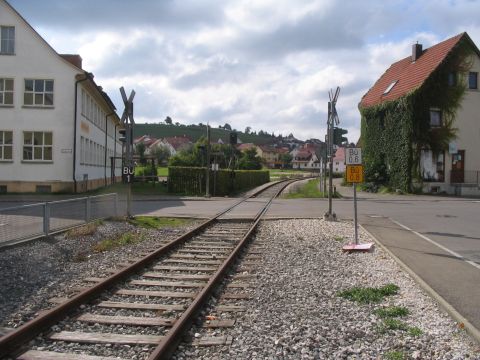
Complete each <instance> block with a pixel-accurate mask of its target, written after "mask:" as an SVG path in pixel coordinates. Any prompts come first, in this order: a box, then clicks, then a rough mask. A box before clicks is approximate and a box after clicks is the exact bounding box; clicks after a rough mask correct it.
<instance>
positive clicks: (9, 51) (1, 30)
mask: <svg viewBox="0 0 480 360" xmlns="http://www.w3.org/2000/svg"><path fill="white" fill-rule="evenodd" d="M14 54H15V27H14V26H0V55H14Z"/></svg>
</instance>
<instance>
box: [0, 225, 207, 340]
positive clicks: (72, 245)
mask: <svg viewBox="0 0 480 360" xmlns="http://www.w3.org/2000/svg"><path fill="white" fill-rule="evenodd" d="M198 224H199V222H198V221H192V222H189V223H188V225H184V226H180V227H175V228H162V229H144V228H138V227H135V226H133V225H131V224H129V223H127V222H123V221H113V222H111V221H106V222H104V223H102V224H101V225H100V226H98V228H97V231H96V232H95V233H94V234H92V235H82V236H68V233H63V234H59V235H56V236H51V237H48V238H44V239H42V240H36V241H32V242H28V243H24V244H21V245H18V246H16V247H12V248H4V249H1V250H0V333H1V328H14V327H18V326H19V325H21V324H23V323H24V322H26V321H28V320H30V319H32V318H33V317H35V315H36V314H37V313H38V311H40V310H42V309H47V308H51V307H52V306H53V305H52V304H50V303H49V302H48V300H49V299H51V298H53V297H65V296H68V295H70V294H72V292H75V291H76V290H77V288H78V287H81V286H87V285H89V284H88V283H86V282H85V281H84V280H83V279H85V278H87V277H104V276H105V277H106V276H109V275H111V274H110V273H109V271H111V270H112V269H114V268H116V267H117V265H118V264H120V263H122V262H126V261H128V260H129V259H132V258H138V257H139V253H142V252H145V251H149V250H151V249H154V248H156V247H157V246H158V245H159V243H160V242H163V241H167V240H173V239H175V238H177V237H178V236H180V235H182V234H184V233H185V232H186V231H188V230H190V229H192V228H194V227H195V226H197V225H198ZM129 232H132V233H133V234H136V235H137V236H139V237H141V238H142V239H143V241H142V242H139V243H137V244H131V245H127V246H121V247H117V248H113V249H111V250H108V251H104V252H95V251H94V250H93V247H94V246H95V245H96V244H98V243H99V242H100V241H101V240H104V239H110V238H118V237H119V236H121V235H122V234H125V233H129ZM90 285H91V283H90Z"/></svg>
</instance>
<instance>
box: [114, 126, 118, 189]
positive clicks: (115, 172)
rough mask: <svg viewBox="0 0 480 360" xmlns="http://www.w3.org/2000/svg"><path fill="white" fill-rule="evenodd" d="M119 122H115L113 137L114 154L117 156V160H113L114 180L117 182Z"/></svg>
mask: <svg viewBox="0 0 480 360" xmlns="http://www.w3.org/2000/svg"><path fill="white" fill-rule="evenodd" d="M117 126H118V125H117V124H115V134H114V137H113V156H114V157H115V160H114V161H113V182H115V183H116V182H117V180H116V176H117Z"/></svg>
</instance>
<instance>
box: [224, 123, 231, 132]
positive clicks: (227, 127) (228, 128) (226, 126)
mask: <svg viewBox="0 0 480 360" xmlns="http://www.w3.org/2000/svg"><path fill="white" fill-rule="evenodd" d="M223 128H224V129H225V130H230V131H231V130H232V127H231V126H230V124H227V123H225V125H223Z"/></svg>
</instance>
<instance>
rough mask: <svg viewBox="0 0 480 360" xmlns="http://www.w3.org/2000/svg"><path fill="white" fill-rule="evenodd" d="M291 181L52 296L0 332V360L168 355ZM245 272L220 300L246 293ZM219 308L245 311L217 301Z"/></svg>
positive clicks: (210, 340) (218, 324)
mask: <svg viewBox="0 0 480 360" xmlns="http://www.w3.org/2000/svg"><path fill="white" fill-rule="evenodd" d="M290 182H291V181H285V182H280V183H276V184H273V185H272V186H269V187H267V188H264V189H262V190H261V191H259V192H257V193H255V194H252V195H251V196H250V197H257V198H260V197H262V198H264V204H262V206H261V209H260V210H259V211H258V213H257V214H256V216H255V217H254V218H253V219H251V220H246V219H244V220H242V221H238V220H228V219H225V218H221V217H222V216H224V215H225V214H227V213H228V212H230V211H232V210H233V209H234V208H235V207H237V206H239V205H240V204H241V203H243V202H245V201H246V200H248V198H245V199H242V200H241V201H239V202H238V203H236V204H235V205H233V206H232V207H230V208H228V209H226V210H224V211H222V212H221V213H219V214H217V215H216V216H215V217H213V218H211V219H209V220H207V221H205V222H204V223H202V224H201V225H200V226H198V227H197V228H195V229H194V230H192V231H190V232H188V233H186V234H184V235H182V236H180V237H179V238H177V239H175V240H173V241H171V242H168V243H164V244H162V245H161V247H160V248H159V249H156V250H154V251H152V252H151V253H148V254H144V255H143V256H142V257H141V258H139V259H136V261H135V262H133V263H131V264H124V265H125V267H124V268H122V269H121V270H119V271H116V272H115V273H113V274H112V275H111V276H109V277H108V278H102V279H101V278H89V279H86V280H88V281H90V282H92V283H93V285H92V286H90V287H88V288H87V289H85V290H83V291H81V292H80V293H78V294H77V295H74V296H73V297H71V298H69V299H54V300H52V301H56V302H58V303H59V304H58V305H57V306H56V307H54V308H53V309H51V310H48V311H46V312H43V313H42V314H40V315H39V316H38V317H36V318H35V319H33V320H31V321H29V322H28V323H26V324H24V325H22V326H20V327H19V328H18V329H16V330H14V331H13V332H11V333H9V334H7V335H5V336H4V337H2V338H0V358H7V359H19V360H33V359H35V360H36V359H42V360H54V359H55V360H56V359H64V360H110V359H112V360H113V359H117V360H118V359H121V358H122V356H121V354H122V349H125V347H128V349H130V350H131V351H133V352H134V353H135V354H141V355H142V357H139V358H148V359H149V360H153V359H167V358H169V357H170V356H171V354H172V353H173V352H174V351H175V349H176V347H177V345H178V344H179V342H180V341H181V340H182V336H183V335H184V334H185V333H186V332H187V331H188V330H189V329H190V327H191V325H192V323H194V321H196V319H198V316H199V313H200V310H201V309H202V307H203V306H204V305H205V304H206V302H207V301H208V300H209V299H210V298H211V296H212V294H213V293H214V291H217V290H218V288H219V286H221V284H222V281H224V278H225V276H226V274H227V272H228V270H229V269H231V267H232V266H233V265H234V264H235V262H236V261H237V260H238V259H239V257H240V256H241V254H242V251H243V249H244V248H245V247H246V245H247V244H248V242H249V239H250V237H251V235H252V234H253V233H254V231H255V228H256V227H257V225H258V223H259V222H260V220H261V218H262V216H263V214H264V213H265V212H266V211H267V209H268V207H269V206H270V203H271V201H272V200H273V199H274V198H275V197H276V196H278V194H279V193H280V192H281V191H282V190H283V189H284V188H285V187H286V186H287V185H288V184H289V183H290ZM250 197H249V198H250ZM253 256H255V255H253ZM246 277H248V276H245V275H241V274H240V275H237V276H236V277H234V280H236V282H235V281H234V282H233V283H231V284H230V285H228V286H226V287H225V289H224V290H223V293H222V294H221V298H222V299H231V300H234V301H235V300H241V299H245V298H247V297H248V295H247V294H245V293H244V292H242V289H243V288H245V287H246V285H245V283H243V282H242V280H244V279H245V278H246ZM219 310H220V311H221V312H227V313H228V312H234V311H239V310H241V309H240V307H239V306H238V305H220V308H219ZM200 321H205V322H204V324H205V327H208V328H214V329H215V328H223V327H228V326H232V325H233V323H234V320H232V319H231V318H229V319H219V318H217V317H213V318H212V317H208V318H203V319H202V318H201V316H200ZM197 322H198V320H197ZM198 335H199V338H198V339H195V340H196V341H197V342H199V343H200V344H204V345H208V344H212V345H215V344H217V345H220V344H228V342H229V341H231V339H228V338H227V337H223V336H216V337H209V336H204V337H201V334H198ZM207 335H208V334H207ZM72 351H73V352H72ZM117 351H118V354H117Z"/></svg>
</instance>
